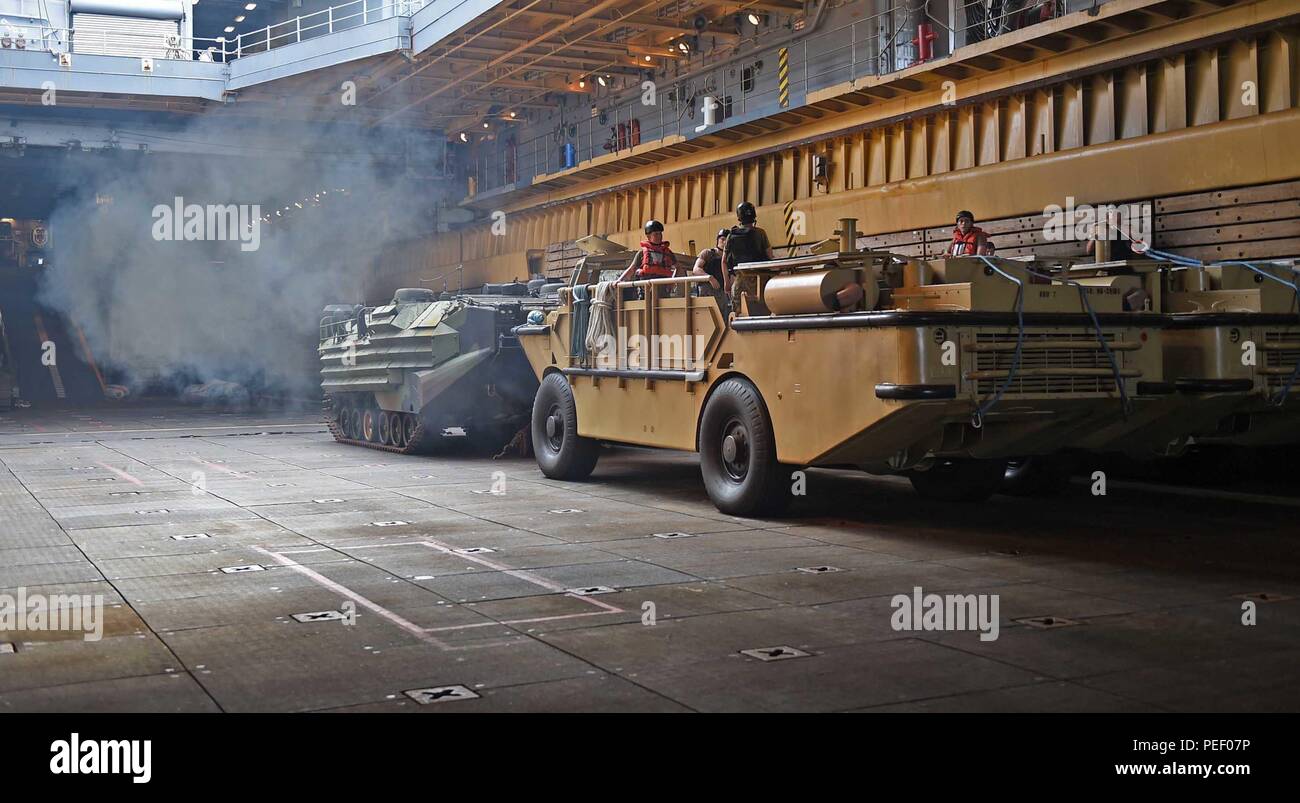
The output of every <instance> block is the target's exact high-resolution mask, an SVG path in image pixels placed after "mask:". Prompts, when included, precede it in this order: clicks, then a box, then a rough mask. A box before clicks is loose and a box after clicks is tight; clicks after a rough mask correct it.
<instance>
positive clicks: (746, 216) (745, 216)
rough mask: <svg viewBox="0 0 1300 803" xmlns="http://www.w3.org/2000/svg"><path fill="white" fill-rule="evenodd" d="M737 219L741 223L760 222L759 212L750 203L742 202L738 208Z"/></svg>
mask: <svg viewBox="0 0 1300 803" xmlns="http://www.w3.org/2000/svg"><path fill="white" fill-rule="evenodd" d="M736 219H737V220H739V221H740V222H741V223H753V222H754V221H755V220H758V210H757V209H755V208H754V205H753V204H751V203H750V202H749V201H741V203H740V206H737V207H736Z"/></svg>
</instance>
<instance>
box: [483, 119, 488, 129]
mask: <svg viewBox="0 0 1300 803" xmlns="http://www.w3.org/2000/svg"><path fill="white" fill-rule="evenodd" d="M483 127H484V128H487V127H488V124H487V120H484V121H483Z"/></svg>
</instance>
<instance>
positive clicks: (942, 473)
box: [907, 458, 1007, 502]
mask: <svg viewBox="0 0 1300 803" xmlns="http://www.w3.org/2000/svg"><path fill="white" fill-rule="evenodd" d="M1006 470H1007V464H1006V461H1003V460H970V459H946V458H945V459H939V460H935V461H934V464H933V465H931V466H930V467H929V468H927V469H925V470H923V471H922V470H919V469H913V470H912V471H910V472H908V475H907V478H908V479H909V480H911V481H912V487H913V488H915V489H916V492H917V493H919V494H920V495H921V496H924V497H927V498H929V499H939V500H942V501H944V502H982V501H984V500H985V499H988V498H989V497H990V496H992V495H993V494H994V493H996V492H997V490H998V488H1000V487H1001V485H1002V476H1003V475H1004V474H1005V473H1006Z"/></svg>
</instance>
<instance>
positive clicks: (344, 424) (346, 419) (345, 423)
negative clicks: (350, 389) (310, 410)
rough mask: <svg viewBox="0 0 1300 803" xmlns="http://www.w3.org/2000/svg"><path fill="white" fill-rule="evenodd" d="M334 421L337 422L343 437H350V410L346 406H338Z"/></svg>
mask: <svg viewBox="0 0 1300 803" xmlns="http://www.w3.org/2000/svg"><path fill="white" fill-rule="evenodd" d="M335 421H336V422H337V424H338V428H339V432H341V433H343V437H345V438H351V437H352V410H351V409H350V408H348V407H340V408H339V409H338V412H337V414H336V418H335Z"/></svg>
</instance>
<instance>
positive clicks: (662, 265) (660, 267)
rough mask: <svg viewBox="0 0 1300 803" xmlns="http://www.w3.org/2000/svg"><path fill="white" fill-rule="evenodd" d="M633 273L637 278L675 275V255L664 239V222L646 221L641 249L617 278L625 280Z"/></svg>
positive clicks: (621, 280)
mask: <svg viewBox="0 0 1300 803" xmlns="http://www.w3.org/2000/svg"><path fill="white" fill-rule="evenodd" d="M633 273H635V274H636V278H638V279H666V278H669V277H671V276H676V275H677V257H676V256H674V255H673V251H672V249H671V248H669V247H668V242H667V241H666V240H664V224H662V223H660V222H659V221H657V220H650V221H647V222H646V224H645V239H644V240H642V241H641V250H640V251H637V252H636V256H634V257H632V264H630V265H628V266H627V270H625V271H623V275H622V276H620V277H618V280H619V281H620V282H625V281H627V280H628V277H630V276H631V275H632V274H633Z"/></svg>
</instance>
